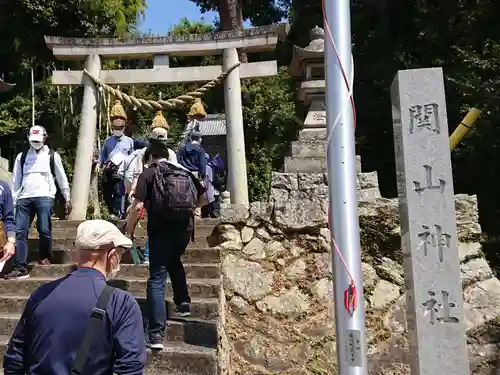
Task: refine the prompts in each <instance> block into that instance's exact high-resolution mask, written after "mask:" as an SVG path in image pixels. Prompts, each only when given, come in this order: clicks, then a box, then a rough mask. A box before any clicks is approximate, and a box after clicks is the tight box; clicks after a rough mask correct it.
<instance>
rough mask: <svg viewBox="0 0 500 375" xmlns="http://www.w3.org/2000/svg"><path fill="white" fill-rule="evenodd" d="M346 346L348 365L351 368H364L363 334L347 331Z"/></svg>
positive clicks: (356, 331)
mask: <svg viewBox="0 0 500 375" xmlns="http://www.w3.org/2000/svg"><path fill="white" fill-rule="evenodd" d="M344 344H345V354H346V357H347V358H346V359H347V364H348V365H349V366H351V367H363V358H362V352H363V351H362V348H361V332H360V331H358V330H354V329H353V330H347V332H346V340H345V343H344Z"/></svg>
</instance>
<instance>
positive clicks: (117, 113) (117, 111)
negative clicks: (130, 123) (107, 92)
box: [109, 100, 127, 120]
mask: <svg viewBox="0 0 500 375" xmlns="http://www.w3.org/2000/svg"><path fill="white" fill-rule="evenodd" d="M109 118H110V119H116V118H122V119H124V120H126V119H127V112H125V109H123V106H122V102H120V101H119V100H115V102H114V103H113V107H112V108H111V112H110V114H109Z"/></svg>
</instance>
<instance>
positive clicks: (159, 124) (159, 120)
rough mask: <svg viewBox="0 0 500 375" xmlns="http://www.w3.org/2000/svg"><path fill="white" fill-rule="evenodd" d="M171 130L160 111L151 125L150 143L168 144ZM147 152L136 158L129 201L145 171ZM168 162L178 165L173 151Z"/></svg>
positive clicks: (141, 152)
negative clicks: (145, 155) (161, 142)
mask: <svg viewBox="0 0 500 375" xmlns="http://www.w3.org/2000/svg"><path fill="white" fill-rule="evenodd" d="M169 130H170V125H169V124H168V122H167V119H166V118H165V116H163V113H162V111H158V112H156V114H155V117H154V118H153V122H152V123H151V126H150V132H149V142H152V141H163V142H167V140H168V131H169ZM145 152H146V148H144V149H142V150H141V151H140V152H139V153H138V157H137V158H136V162H135V163H136V165H135V167H134V178H133V180H132V183H131V185H130V189H129V192H128V196H129V200H130V201H132V197H133V195H134V192H135V188H136V186H137V180H138V179H139V176H140V175H141V173H142V172H143V170H144V166H145V164H146V161H147V158H146V160H144V154H145ZM168 160H169V161H170V162H174V163H177V156H176V154H175V152H174V151H173V150H172V149H170V148H169V149H168Z"/></svg>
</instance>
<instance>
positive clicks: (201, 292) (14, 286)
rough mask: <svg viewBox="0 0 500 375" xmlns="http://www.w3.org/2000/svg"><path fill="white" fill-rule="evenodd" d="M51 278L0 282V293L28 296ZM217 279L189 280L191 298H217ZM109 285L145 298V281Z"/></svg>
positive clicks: (167, 289)
mask: <svg viewBox="0 0 500 375" xmlns="http://www.w3.org/2000/svg"><path fill="white" fill-rule="evenodd" d="M52 280H53V278H47V277H30V278H28V279H23V280H0V293H1V294H2V295H28V294H31V293H32V292H33V291H34V290H35V289H37V288H38V287H39V286H40V285H42V284H45V283H47V282H49V281H52ZM219 283H220V280H219V279H189V280H188V289H189V294H190V295H191V296H192V297H199V298H215V297H218V296H219ZM109 284H110V285H111V286H114V287H116V288H120V289H123V290H126V291H128V292H130V293H131V294H132V295H134V296H141V297H144V296H146V284H147V280H145V279H142V280H140V279H117V280H110V281H109ZM171 295H172V286H171V284H170V281H169V282H167V284H166V287H165V296H171Z"/></svg>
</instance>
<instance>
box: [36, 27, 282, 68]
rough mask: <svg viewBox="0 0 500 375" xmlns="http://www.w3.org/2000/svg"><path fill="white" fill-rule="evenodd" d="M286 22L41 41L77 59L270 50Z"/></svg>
mask: <svg viewBox="0 0 500 375" xmlns="http://www.w3.org/2000/svg"><path fill="white" fill-rule="evenodd" d="M288 28H289V27H288V24H285V23H283V24H275V25H270V26H260V27H255V28H249V29H244V30H230V31H218V32H213V33H205V34H187V35H167V36H151V37H143V38H133V39H112V38H102V39H98V38H68V37H58V36H45V43H46V44H47V47H48V48H50V49H51V50H52V51H53V53H54V56H56V57H57V58H59V59H81V58H85V57H86V56H88V55H89V54H92V53H94V54H99V55H101V57H103V58H122V59H127V58H128V59H137V58H144V57H151V56H153V55H161V54H168V55H171V56H203V55H217V54H221V53H222V51H223V50H224V49H226V48H238V49H241V50H244V51H245V52H260V51H269V50H273V49H274V48H275V47H276V44H277V42H278V40H281V39H283V38H284V36H285V35H286V33H287V32H288Z"/></svg>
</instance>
